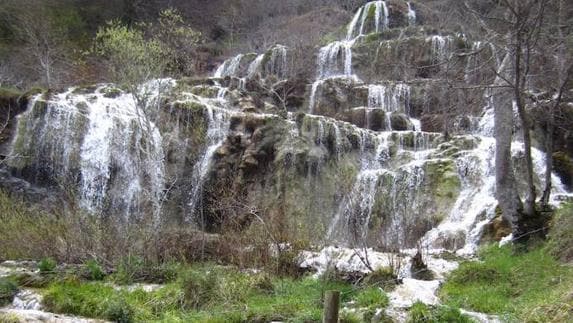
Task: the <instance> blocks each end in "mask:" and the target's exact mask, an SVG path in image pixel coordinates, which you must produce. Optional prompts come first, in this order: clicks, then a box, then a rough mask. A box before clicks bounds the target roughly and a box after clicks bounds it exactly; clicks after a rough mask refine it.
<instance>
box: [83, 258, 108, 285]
mask: <svg viewBox="0 0 573 323" xmlns="http://www.w3.org/2000/svg"><path fill="white" fill-rule="evenodd" d="M85 267H86V270H87V276H88V277H89V279H91V280H103V279H104V277H105V273H104V271H103V269H102V267H101V266H100V264H99V263H98V262H97V261H96V260H94V259H90V260H88V261H87V262H86V264H85Z"/></svg>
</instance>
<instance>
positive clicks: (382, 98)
mask: <svg viewBox="0 0 573 323" xmlns="http://www.w3.org/2000/svg"><path fill="white" fill-rule="evenodd" d="M368 109H382V110H383V111H384V112H385V115H386V125H385V129H386V130H391V129H392V126H391V123H390V114H391V113H394V112H401V113H404V114H406V115H408V116H409V115H410V86H408V85H407V84H404V83H398V84H395V85H393V86H385V85H377V84H371V85H369V86H368ZM411 121H412V120H411ZM413 123H414V122H413Z"/></svg>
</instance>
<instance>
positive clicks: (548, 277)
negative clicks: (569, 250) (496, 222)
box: [440, 245, 573, 322]
mask: <svg viewBox="0 0 573 323" xmlns="http://www.w3.org/2000/svg"><path fill="white" fill-rule="evenodd" d="M480 260H481V261H480V262H475V261H474V262H465V263H462V264H461V265H460V267H459V268H458V269H457V270H455V271H453V272H452V273H451V274H450V276H449V277H448V279H447V281H446V283H445V284H444V285H443V287H442V289H441V291H440V294H441V297H442V300H443V301H444V302H445V303H446V304H448V305H450V306H453V307H461V308H467V309H470V310H474V311H478V312H484V313H491V314H503V315H507V316H508V317H510V318H512V319H513V320H515V321H526V320H531V317H532V315H536V316H539V315H542V316H543V315H547V314H548V313H547V312H545V310H543V311H541V309H553V310H554V309H555V308H556V307H559V306H561V305H566V306H565V307H563V306H561V307H560V308H561V312H559V313H556V315H559V316H560V317H565V318H566V319H565V320H563V322H564V321H570V320H571V319H573V313H572V312H570V311H569V310H567V308H571V306H573V300H571V299H569V300H567V299H566V295H567V294H568V293H570V287H571V286H572V285H573V269H572V268H570V267H566V266H563V265H561V264H559V263H558V262H557V261H556V260H555V259H554V258H552V257H551V256H550V255H549V254H548V253H547V252H546V251H545V250H544V248H537V249H535V250H533V251H530V252H526V253H522V254H519V255H514V254H512V250H511V247H509V246H508V247H503V248H499V247H497V246H496V245H493V246H489V247H486V248H485V249H483V250H482V251H481V252H480ZM560 304H561V305H560ZM542 321H545V320H542ZM531 322H538V321H536V320H531Z"/></svg>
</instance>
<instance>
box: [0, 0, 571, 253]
mask: <svg viewBox="0 0 573 323" xmlns="http://www.w3.org/2000/svg"><path fill="white" fill-rule="evenodd" d="M412 8H417V6H416V4H415V3H413V4H410V3H406V2H404V1H401V0H392V1H387V2H382V1H376V2H372V3H368V4H366V5H365V6H363V7H361V9H359V11H358V12H357V13H356V16H355V18H354V19H353V20H352V21H351V23H350V25H349V28H348V30H347V33H346V35H345V37H344V36H343V37H344V38H343V39H341V40H338V41H335V42H333V43H331V44H328V45H326V46H324V47H322V48H321V49H319V51H318V55H317V66H316V75H317V77H316V79H315V80H304V79H300V78H287V76H288V75H289V74H288V73H287V72H288V71H289V69H291V68H292V66H291V64H292V60H291V59H290V56H289V55H291V51H290V49H288V48H286V47H284V46H280V45H276V46H273V47H272V48H270V49H269V50H268V51H266V52H264V53H251V54H241V55H238V56H236V57H233V58H230V59H228V60H227V61H225V62H224V63H223V64H221V66H220V67H219V68H218V69H217V70H216V71H215V73H214V75H213V77H212V78H208V79H193V78H188V79H181V80H154V81H150V82H148V83H146V84H143V85H142V86H141V88H140V91H142V93H143V94H145V97H146V98H147V99H146V100H145V102H144V104H139V105H138V104H136V102H135V100H134V98H133V96H132V95H131V94H129V93H125V92H123V91H122V90H120V89H118V88H117V87H115V86H113V85H110V84H100V85H97V86H92V87H87V88H72V89H68V90H65V91H60V92H48V93H42V94H38V95H33V96H30V97H29V102H27V104H25V105H23V106H21V107H25V111H22V113H20V114H19V116H18V118H17V119H14V122H13V127H12V131H10V132H7V134H9V135H8V136H7V137H8V138H5V139H4V141H3V144H4V150H5V151H6V153H5V154H6V155H8V154H9V155H11V156H13V157H14V158H11V159H9V160H7V161H6V162H5V163H4V164H3V165H2V167H3V170H2V171H1V172H0V182H1V184H2V186H3V187H4V188H7V189H9V190H11V191H13V192H16V193H20V194H22V195H25V196H28V197H30V199H31V200H33V201H36V200H39V201H42V200H49V199H50V198H54V196H55V198H56V199H59V200H62V199H67V200H70V201H72V202H73V203H75V204H77V206H79V207H81V208H82V209H83V210H85V211H86V212H87V213H90V214H92V215H93V216H107V217H113V218H114V219H118V222H119V223H120V224H121V223H124V224H125V223H128V222H130V221H136V220H137V221H139V220H151V221H152V223H156V224H159V223H176V224H188V225H189V226H191V227H194V226H196V227H201V228H206V229H207V230H208V231H211V232H213V233H217V232H218V231H220V230H221V228H228V227H233V228H236V229H237V230H245V229H248V228H249V226H250V225H251V224H252V223H254V222H255V221H260V219H280V220H281V221H282V222H281V223H282V224H284V225H285V226H287V227H288V228H293V230H292V231H293V232H295V233H294V234H295V235H296V237H295V238H300V239H301V240H305V241H310V242H324V241H325V240H326V241H328V242H331V243H338V244H345V245H356V244H362V243H364V242H366V243H368V244H369V245H371V246H376V247H379V248H384V249H388V250H396V249H398V248H404V247H408V248H410V247H415V246H416V245H417V244H418V243H419V242H423V243H424V244H426V245H428V246H431V247H446V248H450V249H453V250H458V249H460V250H462V249H464V250H466V251H467V250H473V249H472V248H474V247H475V244H476V243H477V242H476V241H477V240H476V237H479V231H480V230H481V226H480V225H481V223H482V222H483V221H485V222H487V221H488V220H490V219H492V218H494V217H495V206H496V202H495V199H493V194H494V193H493V192H494V186H493V182H492V178H493V173H492V169H493V153H494V150H493V147H494V145H495V142H494V141H493V139H492V138H491V133H489V132H488V131H487V129H491V128H492V124H493V120H492V119H491V118H489V116H490V114H488V113H484V111H483V110H484V107H487V109H491V106H489V105H488V103H489V102H486V101H487V100H486V96H485V94H486V93H483V91H470V90H454V89H452V88H451V87H448V84H450V83H451V82H462V84H465V85H472V84H481V83H487V82H489V81H490V80H491V77H492V75H489V74H488V73H479V72H477V70H476V67H477V66H480V65H483V64H484V63H486V62H492V63H493V62H495V60H494V59H493V60H492V59H491V58H492V57H491V56H492V55H493V53H492V52H491V49H490V46H489V45H487V44H486V43H483V42H479V41H474V40H470V39H468V38H467V37H465V36H464V35H458V34H454V33H450V32H447V31H443V32H441V33H438V32H437V31H436V30H432V28H429V27H427V26H423V25H422V23H423V21H424V18H425V17H427V16H429V13H428V12H427V10H428V9H427V8H426V9H421V10H420V14H419V15H416V14H415V12H414V9H412ZM471 53H478V54H475V55H474V54H471ZM470 54H471V55H470ZM450 63H451V64H452V66H447V65H448V64H450ZM480 70H487V69H480ZM140 94H141V93H140ZM21 110H24V109H23V108H22V109H21ZM487 111H489V110H486V112H487ZM482 115H483V117H482ZM514 155H515V158H516V159H519V158H520V155H519V149H516V151H515V154H514ZM536 156H537V157H536V158H537V159H536V160H539V159H541V158H542V154H540V153H539V152H537V155H536ZM555 187H556V189H557V190H558V191H560V192H562V193H563V192H564V189H563V186H562V185H561V184H560V183H558V182H556V183H555ZM47 192H50V194H45V193H47ZM213 237H216V236H213ZM174 239H176V238H174ZM217 245H218V239H217V238H213V241H212V248H214V249H216V248H217ZM190 248H191V247H190ZM191 256H192V255H191Z"/></svg>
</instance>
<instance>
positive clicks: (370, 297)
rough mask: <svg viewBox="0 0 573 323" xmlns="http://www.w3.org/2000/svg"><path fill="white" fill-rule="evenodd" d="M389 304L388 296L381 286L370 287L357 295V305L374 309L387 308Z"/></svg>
mask: <svg viewBox="0 0 573 323" xmlns="http://www.w3.org/2000/svg"><path fill="white" fill-rule="evenodd" d="M388 304H389V300H388V296H386V294H385V293H384V291H382V289H380V288H379V287H368V288H366V289H364V290H362V291H360V292H359V293H358V295H356V305H357V306H359V307H367V308H372V309H379V308H385V307H387V306H388Z"/></svg>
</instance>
